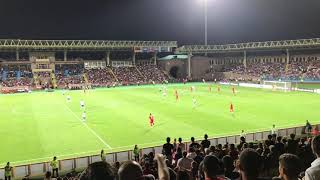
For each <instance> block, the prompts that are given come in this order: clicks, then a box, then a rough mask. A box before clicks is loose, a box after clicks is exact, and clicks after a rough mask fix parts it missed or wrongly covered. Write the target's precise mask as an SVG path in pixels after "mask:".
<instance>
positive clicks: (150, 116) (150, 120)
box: [149, 113, 154, 127]
mask: <svg viewBox="0 0 320 180" xmlns="http://www.w3.org/2000/svg"><path fill="white" fill-rule="evenodd" d="M149 123H150V126H151V127H152V126H154V117H153V115H152V114H151V113H150V115H149Z"/></svg>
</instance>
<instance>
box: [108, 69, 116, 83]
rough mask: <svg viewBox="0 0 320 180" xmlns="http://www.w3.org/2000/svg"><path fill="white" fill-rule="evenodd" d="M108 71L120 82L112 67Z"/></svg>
mask: <svg viewBox="0 0 320 180" xmlns="http://www.w3.org/2000/svg"><path fill="white" fill-rule="evenodd" d="M108 71H109V72H110V73H111V74H112V76H113V78H114V79H115V80H116V81H117V82H119V81H118V78H117V76H116V75H115V74H114V72H113V71H112V68H108Z"/></svg>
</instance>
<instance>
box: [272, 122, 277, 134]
mask: <svg viewBox="0 0 320 180" xmlns="http://www.w3.org/2000/svg"><path fill="white" fill-rule="evenodd" d="M274 134H275V135H276V136H278V130H277V129H276V125H274V124H273V125H272V129H271V135H274Z"/></svg>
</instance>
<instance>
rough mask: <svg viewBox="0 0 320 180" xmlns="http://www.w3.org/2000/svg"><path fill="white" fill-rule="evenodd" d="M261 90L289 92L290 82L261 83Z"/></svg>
mask: <svg viewBox="0 0 320 180" xmlns="http://www.w3.org/2000/svg"><path fill="white" fill-rule="evenodd" d="M263 88H266V89H271V90H281V91H285V92H287V91H291V88H292V84H291V82H286V81H263Z"/></svg>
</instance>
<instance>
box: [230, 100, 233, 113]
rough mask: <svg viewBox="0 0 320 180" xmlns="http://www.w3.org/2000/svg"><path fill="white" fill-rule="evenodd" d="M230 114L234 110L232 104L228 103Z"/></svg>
mask: <svg viewBox="0 0 320 180" xmlns="http://www.w3.org/2000/svg"><path fill="white" fill-rule="evenodd" d="M230 112H231V113H233V112H234V109H233V104H232V102H231V103H230Z"/></svg>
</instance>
